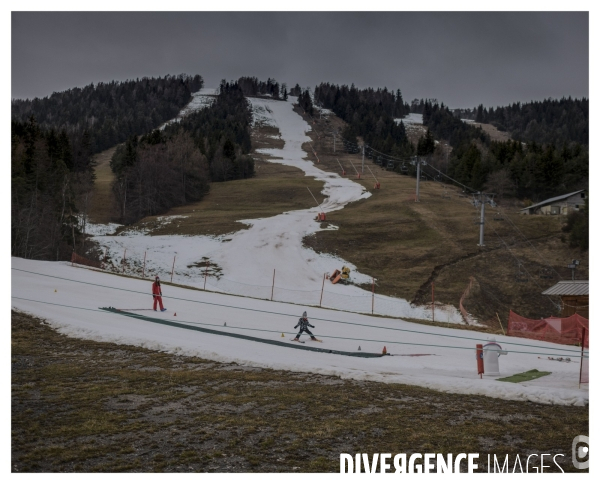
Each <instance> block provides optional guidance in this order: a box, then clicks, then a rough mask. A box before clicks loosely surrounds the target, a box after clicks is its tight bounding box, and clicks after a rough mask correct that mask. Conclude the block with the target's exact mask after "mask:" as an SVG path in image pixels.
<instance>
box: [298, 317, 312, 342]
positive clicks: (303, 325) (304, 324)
mask: <svg viewBox="0 0 600 484" xmlns="http://www.w3.org/2000/svg"><path fill="white" fill-rule="evenodd" d="M298 326H300V329H299V330H298V334H297V335H296V338H295V339H298V338H300V335H301V334H302V332H305V333H306V334H308V335H309V336H310V337H311V339H317V338H315V336H314V335H313V334H312V333H311V332H310V330H309V329H308V327H309V326H310V327H311V328H314V326H313V325H312V324H310V323H309V322H308V319H307V318H306V316H302V317H301V318H300V319H299V320H298V324H297V325H296V326H294V329H296V328H297V327H298Z"/></svg>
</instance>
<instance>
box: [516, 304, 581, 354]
mask: <svg viewBox="0 0 600 484" xmlns="http://www.w3.org/2000/svg"><path fill="white" fill-rule="evenodd" d="M583 328H585V330H586V331H585V340H584V347H585V348H589V347H590V337H589V334H590V323H589V320H588V319H585V318H584V317H583V316H580V315H579V314H574V315H573V316H569V317H568V318H555V317H549V318H544V319H527V318H524V317H523V316H519V315H518V314H516V313H513V312H512V311H511V312H510V314H509V316H508V330H507V334H508V335H509V336H519V337H521V338H530V339H537V340H541V341H549V342H551V343H560V344H568V345H576V344H581V340H582V336H583V331H582V330H583Z"/></svg>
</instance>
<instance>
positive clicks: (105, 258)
mask: <svg viewBox="0 0 600 484" xmlns="http://www.w3.org/2000/svg"><path fill="white" fill-rule="evenodd" d="M102 262H106V247H104V260H103V261H102Z"/></svg>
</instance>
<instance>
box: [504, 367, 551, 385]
mask: <svg viewBox="0 0 600 484" xmlns="http://www.w3.org/2000/svg"><path fill="white" fill-rule="evenodd" d="M550 373H552V372H551V371H538V370H529V371H526V372H525V373H517V374H516V375H513V376H505V377H504V378H497V380H498V381H508V382H511V383H521V382H523V381H529V380H535V379H536V378H541V377H543V376H546V375H550Z"/></svg>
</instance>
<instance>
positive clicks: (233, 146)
mask: <svg viewBox="0 0 600 484" xmlns="http://www.w3.org/2000/svg"><path fill="white" fill-rule="evenodd" d="M251 122H252V111H251V109H250V105H249V103H248V101H247V100H246V98H245V97H244V93H243V91H242V89H241V87H240V85H239V84H238V83H237V82H231V83H228V82H226V81H222V82H221V85H220V88H219V94H218V95H217V96H216V98H215V101H214V103H212V104H211V105H210V106H208V107H206V108H204V109H201V110H199V111H197V112H195V113H191V114H189V115H188V116H186V117H185V118H183V119H182V120H181V121H180V122H178V123H171V124H169V125H167V126H166V127H165V129H164V130H163V131H159V130H154V131H152V132H151V133H149V134H147V135H145V136H142V137H141V138H139V139H138V137H135V136H132V137H130V138H129V139H128V140H127V141H126V143H124V144H122V145H120V146H119V147H118V148H117V149H116V151H115V153H114V155H113V157H112V160H111V168H112V170H113V172H114V173H115V182H114V184H113V193H114V195H115V197H116V200H117V202H118V206H119V216H120V219H121V221H122V222H124V223H132V222H135V221H137V220H139V219H141V218H143V217H146V216H148V215H156V214H158V213H161V212H164V211H166V210H168V209H169V208H171V207H173V206H177V205H183V204H186V203H190V202H194V201H197V200H200V199H201V198H202V197H203V196H204V195H205V194H206V193H207V192H208V190H209V186H210V185H209V183H210V182H211V181H214V182H218V181H228V180H234V179H239V178H248V177H251V176H253V175H254V162H253V160H252V158H251V157H250V156H248V153H249V151H250V149H251V141H250V126H251Z"/></svg>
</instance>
